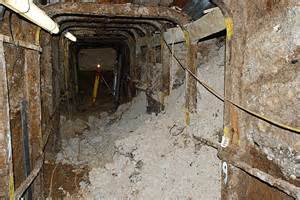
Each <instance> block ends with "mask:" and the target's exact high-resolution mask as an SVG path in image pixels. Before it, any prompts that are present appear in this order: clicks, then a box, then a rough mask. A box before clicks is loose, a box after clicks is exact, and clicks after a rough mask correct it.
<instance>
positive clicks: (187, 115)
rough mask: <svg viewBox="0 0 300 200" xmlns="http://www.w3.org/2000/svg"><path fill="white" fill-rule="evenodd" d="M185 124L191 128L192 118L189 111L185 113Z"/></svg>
mask: <svg viewBox="0 0 300 200" xmlns="http://www.w3.org/2000/svg"><path fill="white" fill-rule="evenodd" d="M185 123H186V125H187V126H189V125H190V124H191V117H190V112H189V111H185Z"/></svg>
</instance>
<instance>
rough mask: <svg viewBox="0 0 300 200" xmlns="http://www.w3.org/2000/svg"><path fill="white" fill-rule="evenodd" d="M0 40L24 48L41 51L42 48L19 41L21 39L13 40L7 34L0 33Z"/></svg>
mask: <svg viewBox="0 0 300 200" xmlns="http://www.w3.org/2000/svg"><path fill="white" fill-rule="evenodd" d="M0 41H3V42H5V43H10V44H13V45H16V46H20V47H23V48H26V49H30V50H34V51H38V52H42V48H41V47H40V46H37V45H35V44H32V43H29V42H25V41H21V40H13V39H12V38H11V37H9V36H7V35H3V34H0Z"/></svg>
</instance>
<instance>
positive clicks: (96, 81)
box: [92, 64, 101, 104]
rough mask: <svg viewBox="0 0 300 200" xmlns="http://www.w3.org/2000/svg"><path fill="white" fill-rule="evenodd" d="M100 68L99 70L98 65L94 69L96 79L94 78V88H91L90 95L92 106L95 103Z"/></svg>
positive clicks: (99, 66)
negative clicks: (91, 92)
mask: <svg viewBox="0 0 300 200" xmlns="http://www.w3.org/2000/svg"><path fill="white" fill-rule="evenodd" d="M100 68H101V65H100V64H98V65H97V68H96V78H95V83H94V88H93V94H92V98H93V104H94V103H95V102H96V98H97V93H98V88H99V83H100Z"/></svg>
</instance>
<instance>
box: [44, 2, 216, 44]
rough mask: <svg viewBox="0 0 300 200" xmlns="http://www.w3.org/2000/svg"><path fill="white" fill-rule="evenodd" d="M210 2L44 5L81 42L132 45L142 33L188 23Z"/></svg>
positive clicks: (154, 31) (200, 13)
mask: <svg viewBox="0 0 300 200" xmlns="http://www.w3.org/2000/svg"><path fill="white" fill-rule="evenodd" d="M211 6H212V4H211V3H210V2H209V1H208V0H198V1H195V0H160V1H158V0H157V1H153V0H146V1H145V0H140V1H128V0H125V1H124V0H123V1H111V0H108V1H107V0H106V1H105V2H104V1H97V2H94V3H84V2H66V3H54V4H49V5H46V6H45V7H44V9H45V11H46V12H47V13H48V14H49V15H50V16H51V17H52V18H53V19H54V20H55V21H56V22H57V23H58V24H59V25H60V32H65V31H70V32H72V33H73V34H74V35H75V36H76V37H77V39H78V45H79V44H80V45H82V44H84V43H86V44H91V45H94V43H101V44H102V43H103V42H104V41H106V42H107V41H108V42H110V41H111V42H113V43H116V42H119V43H122V44H124V43H126V44H127V45H130V44H132V42H135V41H136V39H137V38H139V37H145V36H150V35H153V34H155V33H160V32H161V31H163V30H165V29H168V28H171V27H175V26H176V25H184V24H187V23H188V22H190V21H192V20H194V19H197V18H199V17H200V16H201V15H203V10H204V9H206V8H209V7H211ZM195 9H196V10H195Z"/></svg>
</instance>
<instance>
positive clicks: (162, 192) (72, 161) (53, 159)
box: [45, 40, 224, 200]
mask: <svg viewBox="0 0 300 200" xmlns="http://www.w3.org/2000/svg"><path fill="white" fill-rule="evenodd" d="M218 43H220V41H219V40H212V41H211V42H208V43H207V44H204V45H208V46H210V49H212V50H211V52H200V56H201V57H202V58H203V59H202V62H201V65H199V72H200V74H201V76H202V77H204V78H205V77H206V78H207V77H208V78H209V77H210V78H209V81H213V82H212V83H211V84H213V85H214V84H215V85H214V86H215V87H217V89H219V90H220V92H222V90H223V88H222V87H223V78H222V73H223V71H222V70H223V68H224V64H223V61H224V60H223V59H224V57H223V56H224V45H223V44H222V41H221V44H220V45H219V46H218ZM205 56H206V57H205ZM211 57H213V58H215V59H214V60H212V59H209V58H211ZM219 71H221V72H219ZM217 72H218V74H216V73H217ZM184 90H185V85H184V84H183V85H181V86H180V87H179V88H177V89H173V90H172V91H171V94H170V96H169V97H168V99H166V101H165V103H166V106H165V110H164V111H163V112H162V113H160V114H158V115H155V114H152V115H150V114H147V113H146V107H147V105H146V96H145V93H144V92H142V91H140V92H139V94H138V95H137V97H135V98H134V99H133V100H132V101H131V102H129V103H126V104H122V105H121V106H119V108H118V109H117V110H116V111H115V112H114V111H113V104H112V101H111V99H112V97H109V95H106V97H105V98H100V99H98V103H97V104H98V105H96V106H94V107H93V106H92V105H90V104H88V103H87V102H88V101H89V100H88V98H86V99H85V100H83V101H82V102H83V103H82V107H80V109H79V112H76V113H74V114H73V117H71V118H70V119H68V118H67V117H64V116H61V121H60V127H61V133H62V141H61V144H62V148H61V150H60V152H59V153H57V154H55V155H52V156H50V157H49V159H48V160H47V161H46V165H45V171H46V173H45V174H46V175H45V191H46V194H45V196H46V197H48V199H104V200H113V199H116V200H119V199H130V200H131V199H138V200H140V199H145V200H147V199H149V200H152V199H179V200H181V199H183V200H192V199H195V200H202V199H203V200H214V199H220V194H221V192H220V191H221V183H220V181H221V180H220V179H221V174H220V168H221V167H220V165H221V161H220V160H219V159H218V158H217V150H216V149H214V148H211V147H208V146H205V145H201V143H199V141H198V140H197V139H196V138H197V137H203V138H207V139H209V140H211V141H212V142H214V143H217V142H218V133H219V131H220V129H221V126H222V112H223V111H222V107H223V105H222V104H220V103H218V102H213V101H212V99H211V98H210V97H209V96H208V95H210V94H207V93H204V92H203V91H202V90H199V96H198V98H199V99H198V102H199V103H201V104H203V105H199V110H198V113H197V114H196V115H195V116H194V117H195V120H194V119H193V120H192V124H191V126H190V127H187V126H186V124H185V112H184V100H185V98H184V97H185V92H184ZM104 91H105V90H104ZM106 92H107V91H106ZM208 119H209V120H208Z"/></svg>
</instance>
